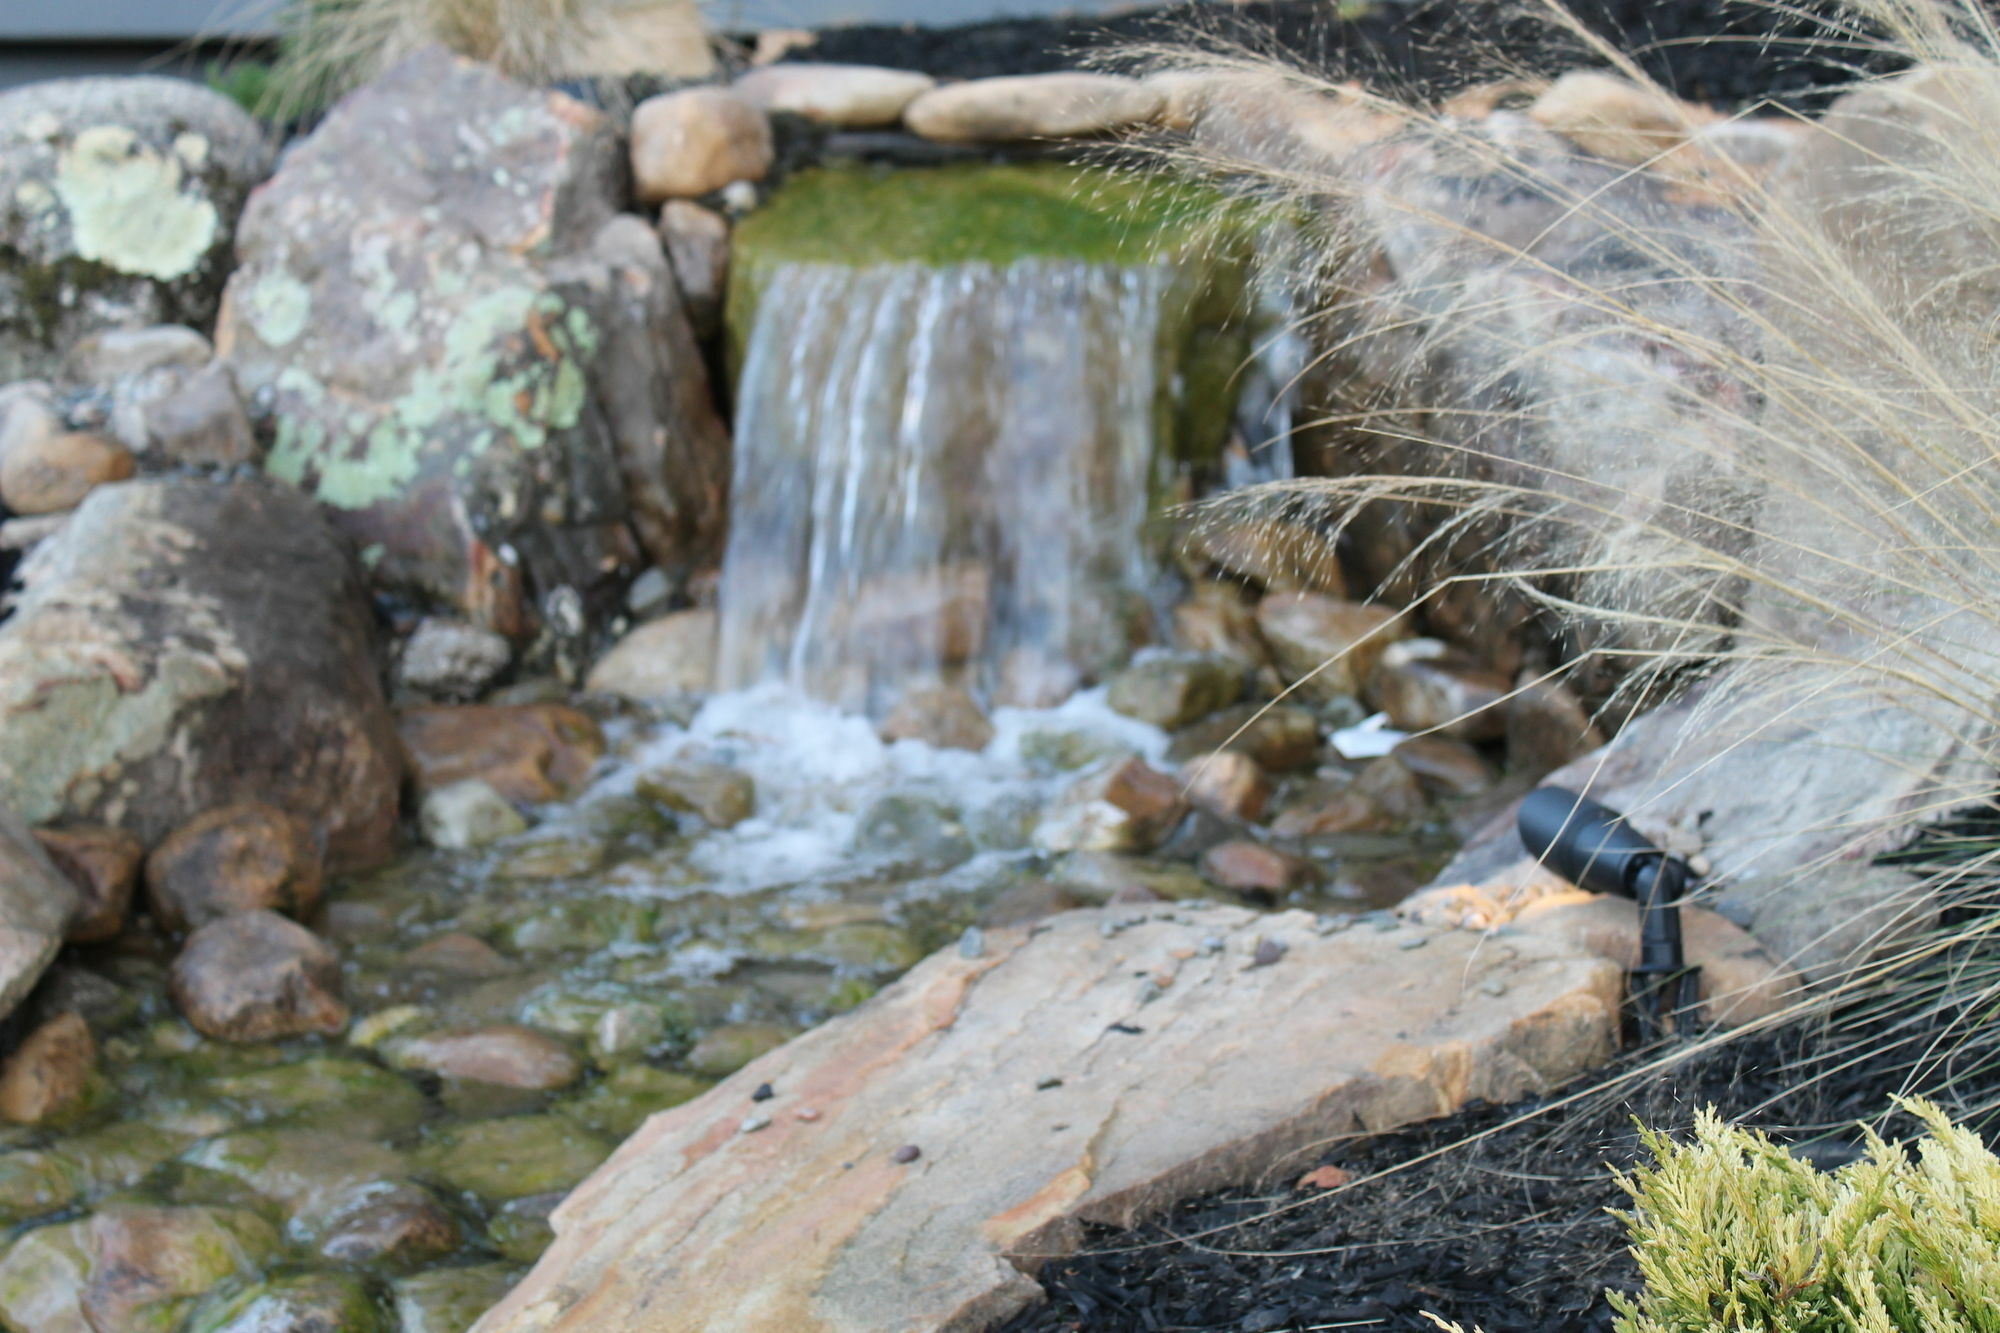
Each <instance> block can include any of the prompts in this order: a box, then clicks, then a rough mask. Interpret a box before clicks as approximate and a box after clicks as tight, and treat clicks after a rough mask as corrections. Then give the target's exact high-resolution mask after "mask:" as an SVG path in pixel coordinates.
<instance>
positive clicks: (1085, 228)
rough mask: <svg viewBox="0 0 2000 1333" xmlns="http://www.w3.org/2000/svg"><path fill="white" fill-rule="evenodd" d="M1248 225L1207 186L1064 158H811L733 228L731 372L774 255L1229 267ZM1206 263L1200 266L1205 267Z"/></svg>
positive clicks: (837, 260)
mask: <svg viewBox="0 0 2000 1333" xmlns="http://www.w3.org/2000/svg"><path fill="white" fill-rule="evenodd" d="M1248 234H1249V229H1248V226H1247V225H1246V217H1245V214H1244V212H1243V210H1241V209H1240V208H1238V207H1237V206H1234V205H1231V204H1229V203H1227V202H1226V201H1225V200H1224V198H1223V197H1222V196H1221V195H1219V194H1217V193H1215V192H1214V191H1211V190H1208V189H1205V188H1202V187H1200V186H1194V185H1189V184H1187V183H1185V182H1181V181H1175V180H1170V179H1167V178H1165V177H1159V176H1144V175H1140V174H1137V173H1133V172H1125V171H1110V170H1105V169H1102V168H1093V167H1078V166H1074V165H1069V164H1064V163H1054V162H1047V163H1020V164H1011V165H978V166H948V167H928V168H922V169H915V170H912V169H902V170H889V169H884V168H870V167H815V168H812V169H810V170H807V171H802V172H800V173H798V174H797V175H795V176H793V177H792V178H791V179H790V180H788V181H786V182H785V184H784V186H783V187H782V188H780V189H779V190H778V191H777V192H776V193H775V194H773V195H772V196H771V199H770V202H769V203H768V204H767V205H766V206H765V207H763V208H761V209H759V210H758V211H757V212H756V213H754V214H752V215H751V216H750V217H749V218H747V219H745V220H744V222H743V224H742V225H741V226H740V227H739V228H738V229H737V232H736V237H735V241H734V244H733V247H732V260H731V262H732V265H733V267H732V271H731V273H730V282H729V308H728V359H729V367H730V376H731V378H732V379H734V377H735V372H736V369H737V368H738V367H739V366H740V365H741V364H742V352H743V348H744V346H745V343H746V340H747V339H748V337H749V334H750V327H751V321H752V319H753V318H754V316H755V314H756V310H757V301H758V297H759V296H760V295H761V293H762V290H763V286H764V283H765V280H766V278H767V277H768V275H769V274H770V273H771V272H772V271H773V270H774V269H776V268H777V267H778V266H780V265H784V264H847V265H852V266H855V267H865V266H870V265H876V264H923V265H927V266H930V267H936V268H943V267H947V266H949V265H953V264H993V265H1005V264H1009V263H1012V262H1014V261H1015V260H1019V259H1028V258H1036V257H1060V258H1065V259H1076V260H1082V261H1084V262H1098V263H1123V264H1139V263H1145V262H1147V261H1149V260H1153V259H1158V258H1161V257H1168V256H1188V257H1191V258H1196V259H1199V260H1207V261H1209V262H1214V261H1217V260H1221V261H1225V266H1228V267H1235V263H1229V262H1228V261H1236V262H1237V263H1240V260H1241V258H1242V256H1243V255H1244V254H1245V253H1247V248H1248V246H1247V238H1248ZM1203 266H1206V265H1203Z"/></svg>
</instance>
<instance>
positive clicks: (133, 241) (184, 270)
mask: <svg viewBox="0 0 2000 1333" xmlns="http://www.w3.org/2000/svg"><path fill="white" fill-rule="evenodd" d="M182 179H183V167H182V164H181V161H180V159H179V158H177V157H173V156H168V155H163V154H161V153H158V152H156V151H154V150H153V149H152V148H150V147H148V146H147V145H145V144H144V143H142V142H140V140H139V137H138V136H137V135H136V134H134V133H133V132H132V131H131V130H129V129H127V128H125V127H124V126H122V125H96V126H93V127H91V128H90V129H87V130H84V131H83V132H82V133H80V134H78V135H77V136H76V138H75V139H74V140H72V141H71V142H70V144H69V146H68V147H67V148H65V149H64V150H63V152H62V154H61V156H60V157H58V158H57V159H56V174H55V192H56V197H57V198H59V199H60V200H61V201H62V204H63V207H64V208H65V209H66V210H67V211H68V213H69V221H70V232H71V236H72V239H73V243H74V245H75V247H76V252H77V254H78V255H80V256H81V257H83V258H84V259H90V260H95V261H97V262H98V263H101V264H104V265H107V266H109V267H111V268H114V269H117V270H118V271H119V272H121V273H132V274H136V275H138V276H141V277H148V278H159V279H161V280H164V281H171V280H172V279H174V278H179V277H184V276H186V275H187V274H188V273H189V272H191V271H192V270H193V269H194V267H195V266H196V265H197V264H199V263H200V262H201V260H202V257H203V256H204V255H206V254H207V253H208V252H209V249H210V248H211V247H212V246H213V245H214V244H215V238H216V234H217V231H218V229H219V228H220V225H221V222H220V219H219V218H218V217H217V215H216V211H215V205H214V204H212V203H210V202H209V201H208V200H206V199H203V198H201V197H200V196H198V195H190V194H183V193H182V192H181V183H182Z"/></svg>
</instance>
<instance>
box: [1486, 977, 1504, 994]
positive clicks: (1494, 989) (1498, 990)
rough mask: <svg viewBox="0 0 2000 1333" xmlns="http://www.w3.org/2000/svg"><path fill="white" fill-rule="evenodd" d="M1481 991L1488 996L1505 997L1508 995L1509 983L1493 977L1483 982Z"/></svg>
mask: <svg viewBox="0 0 2000 1333" xmlns="http://www.w3.org/2000/svg"><path fill="white" fill-rule="evenodd" d="M1479 989H1480V990H1481V991H1483V992H1485V993H1486V994H1488V995H1505V994H1506V993H1507V983H1506V982H1504V981H1502V980H1500V978H1498V977H1492V978H1489V979H1488V980H1486V981H1483V982H1481V983H1480V986H1479Z"/></svg>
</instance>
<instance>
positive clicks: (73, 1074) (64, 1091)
mask: <svg viewBox="0 0 2000 1333" xmlns="http://www.w3.org/2000/svg"><path fill="white" fill-rule="evenodd" d="M96 1072H97V1041H96V1039H95V1038H93V1037H92V1036H91V1035H90V1024H88V1023H86V1022H84V1021H83V1019H82V1017H80V1016H79V1015H77V1014H58V1015H56V1016H55V1017H54V1018H51V1019H50V1020H49V1021H48V1022H46V1023H44V1024H42V1025H41V1026H40V1027H38V1028H36V1029H35V1030H34V1031H33V1032H30V1033H29V1034H28V1035H27V1037H26V1038H25V1039H24V1040H23V1041H22V1042H21V1044H20V1045H19V1046H17V1047H15V1048H14V1051H13V1053H12V1054H10V1055H9V1056H7V1058H6V1060H5V1061H0V1120H9V1121H12V1122H13V1123H14V1124H17V1125H48V1124H56V1123H59V1122H61V1121H63V1120H65V1119H67V1118H70V1117H72V1116H74V1115H76V1114H77V1113H78V1112H80V1111H82V1110H83V1109H84V1107H85V1105H86V1104H87V1101H88V1098H89V1094H90V1091H91V1087H92V1084H93V1080H94V1076H95V1074H96Z"/></svg>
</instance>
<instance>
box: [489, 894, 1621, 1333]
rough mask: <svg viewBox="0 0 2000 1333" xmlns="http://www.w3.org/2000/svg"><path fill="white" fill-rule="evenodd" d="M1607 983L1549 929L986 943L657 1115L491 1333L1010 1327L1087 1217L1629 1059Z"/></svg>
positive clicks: (1228, 918)
mask: <svg viewBox="0 0 2000 1333" xmlns="http://www.w3.org/2000/svg"><path fill="white" fill-rule="evenodd" d="M1121 923H1123V928H1122V929H1121V928H1120V925H1121ZM1418 942H1421V943H1422V945H1423V947H1422V948H1421V949H1414V948H1412V947H1411V946H1412V945H1414V944H1416V943H1418ZM1399 946H1401V947H1399ZM1274 954H1275V955H1277V961H1275V962H1269V963H1268V964H1267V965H1263V966H1257V965H1255V964H1256V963H1257V962H1258V960H1259V958H1260V957H1262V958H1264V959H1267V960H1268V959H1269V958H1270V957H1271V956H1272V955H1274ZM1135 972H1140V973H1143V974H1145V975H1146V977H1147V978H1148V979H1147V980H1145V981H1142V980H1140V979H1139V978H1135V976H1134V975H1133V974H1134V973H1135ZM1495 978H1502V979H1504V980H1505V982H1506V989H1505V993H1504V996H1502V997H1494V996H1491V995H1489V994H1487V993H1485V992H1483V991H1482V990H1481V987H1482V985H1483V984H1485V983H1487V982H1490V981H1492V980H1494V979H1495ZM1618 991H1619V977H1618V972H1617V969H1616V967H1615V966H1613V965H1612V964H1610V963H1608V962H1606V961H1604V960H1602V959H1598V958H1594V957H1590V956H1588V955H1585V954H1583V953H1581V952H1580V951H1577V950H1574V949H1572V948H1570V947H1569V946H1566V945H1563V944H1560V943H1557V942H1554V941H1550V940H1545V939H1539V938H1535V937H1529V936H1523V937H1522V938H1520V939H1518V940H1511V941H1506V942H1504V944H1502V943H1501V942H1496V941H1484V942H1482V941H1480V940H1479V938H1478V937H1477V936H1474V935H1472V934H1470V933H1467V932H1445V933H1439V934H1427V933H1423V932H1420V931H1419V930H1417V929H1416V928H1413V927H1399V928H1398V929H1397V930H1395V931H1393V932H1389V933H1378V932H1375V931H1372V930H1371V931H1365V932H1340V933H1335V934H1332V935H1326V936H1322V935H1321V934H1319V933H1318V931H1317V930H1316V929H1315V928H1314V919H1313V918H1312V917H1311V916H1310V915H1309V914H1306V913H1303V912H1291V913H1284V914H1281V915H1274V916H1258V915H1256V914H1254V913H1251V912H1248V911H1245V910H1241V909H1237V908H1205V909H1199V910H1196V909H1181V908H1154V909H1151V910H1150V911H1149V912H1145V913H1135V911H1134V909H1130V908H1125V909H1119V908H1111V909H1107V910H1102V911H1089V912H1073V913H1069V914H1067V915H1064V916H1061V917H1056V918H1053V919H1051V920H1050V921H1048V922H1045V923H1044V926H1043V928H1042V929H1040V930H1038V931H1035V932H1033V933H1031V932H1030V931H1028V930H1026V929H1021V928H1012V929H1008V930H1004V931H1003V930H996V931H992V932H989V933H988V934H987V936H986V939H985V946H984V948H983V950H982V951H981V953H980V955H979V956H978V957H976V958H967V957H964V956H963V955H962V954H961V953H960V951H958V950H956V949H953V950H948V951H945V952H943V953H939V954H937V955H935V956H933V957H932V958H930V959H929V960H928V961H926V962H924V963H922V964H920V965H919V966H918V967H917V968H916V969H915V970H914V971H913V972H911V973H910V974H909V975H908V976H906V977H905V978H904V979H903V980H902V981H901V982H899V983H897V984H896V985H895V986H893V987H891V988H890V989H889V990H887V991H885V992H883V993H882V995H880V996H879V997H877V999H876V1000H874V1001H872V1002H871V1003H869V1004H868V1005H866V1006H864V1007H863V1008H862V1009H860V1010H857V1011H856V1012H855V1013H853V1014H850V1015H848V1016H846V1017H844V1018H840V1019H836V1020H834V1021H833V1022H831V1023H828V1024H826V1025H825V1026H823V1027H821V1028H819V1029H817V1030H815V1031H813V1032H810V1033H808V1034H806V1035H805V1036H803V1037H800V1038H799V1039H798V1040H796V1041H793V1042H791V1043H789V1044H788V1045H786V1046H784V1047H782V1048H781V1049H779V1050H777V1051H774V1052H772V1053H771V1054H768V1055H766V1056H764V1057H762V1058H761V1059H759V1060H757V1061H755V1062H754V1063H752V1064H750V1065H749V1066H747V1067H746V1068H744V1069H743V1070H741V1071H740V1072H739V1073H737V1074H736V1075H735V1076H733V1077H732V1078H730V1079H729V1080H728V1081H726V1082H724V1083H723V1084H721V1085H720V1086H718V1087H717V1088H715V1089H714V1090H713V1091H712V1092H710V1093H709V1094H707V1095H706V1096H703V1097H701V1098H699V1099H697V1100H695V1101H693V1102H689V1103H686V1104H684V1105H682V1106H680V1107H677V1108H675V1109H673V1110H671V1111H667V1112H664V1113H662V1114H659V1115H656V1116H654V1117H653V1118H652V1119H651V1120H649V1121H648V1122H647V1123H646V1125H645V1127H644V1128H642V1129H641V1130H640V1131H639V1133H638V1134H637V1135H635V1136H634V1137H633V1138H631V1139H630V1140H628V1141H627V1142H626V1143H625V1145H624V1147H622V1148H621V1149H620V1150H619V1151H618V1152H617V1153H616V1154H615V1155H614V1156H613V1157H612V1158H611V1160H610V1161H608V1162H607V1163H606V1164H605V1165H604V1166H603V1167H601V1168H600V1169H599V1170H598V1171H597V1173H596V1174H595V1175H594V1176H592V1177H591V1178H590V1179H589V1180H587V1181H585V1182H584V1183H583V1184H582V1185H581V1186H579V1187H578V1188H577V1190H576V1191H575V1192H574V1193H573V1194H571V1195H570V1197H569V1199H568V1200H567V1201H566V1202H565V1203H564V1204H563V1206H562V1207H561V1208H559V1209H558V1210H557V1211H556V1213H555V1215H554V1218H553V1222H554V1227H555V1232H556V1240H555V1243H554V1245H553V1246H552V1247H551V1248H550V1249H549V1251H548V1252H547V1253H546V1254H545V1255H544V1256H543V1258H542V1260H541V1262H540V1264H539V1265H537V1267H536V1268H535V1269H534V1270H533V1271H532V1272H531V1273H530V1274H529V1275H528V1276H527V1277H526V1278H525V1279H524V1280H523V1281H522V1282H521V1283H520V1284H519V1285H518V1286H517V1287H516V1288H515V1289H514V1290H513V1292H512V1293H511V1294H510V1295H509V1296H508V1297H507V1299H506V1300H504V1301H503V1302H502V1303H501V1304H500V1305H499V1306H497V1307H495V1308H494V1309H493V1310H491V1311H490V1312H488V1314H487V1315H486V1317H485V1318H484V1319H482V1320H481V1321H480V1323H479V1324H478V1325H477V1333H581V1331H582V1330H586V1329H587V1330H590V1333H628V1331H630V1333H637V1330H641V1329H643V1330H646V1333H696V1331H697V1330H713V1329H730V1330H732V1331H733V1333H760V1331H768V1333H779V1331H780V1330H782V1331H783V1333H888V1331H889V1330H916V1329H927V1330H928V1329H947V1328H949V1329H964V1330H972V1329H981V1328H992V1327H995V1326H997V1325H999V1324H1000V1323H1002V1322H1004V1321H1005V1320H1006V1319H1007V1318H1008V1317H1009V1316H1011V1315H1012V1314H1013V1313H1014V1312H1016V1311H1018V1310H1020V1309H1022V1308H1023V1307H1025V1306H1027V1305H1029V1304H1031V1303H1032V1302H1034V1301H1036V1300H1038V1299H1040V1297H1041V1290H1040V1288H1039V1286H1038V1285H1037V1284H1036V1283H1035V1281H1034V1280H1033V1278H1032V1277H1031V1276H1030V1274H1031V1273H1032V1272H1033V1271H1034V1269H1035V1268H1036V1267H1037V1266H1038V1265H1039V1264H1040V1263H1042V1262H1045V1261H1046V1260H1048V1259H1051V1258H1055V1257H1059V1256H1061V1255H1063V1254H1065V1253H1067V1252H1069V1251H1070V1250H1072V1249H1073V1248H1074V1247H1075V1246H1076V1244H1077V1243H1078V1242H1079V1240H1080V1239H1081V1235H1082V1227H1083V1224H1084V1223H1085V1222H1103V1223H1108V1224H1111V1225H1118V1226H1123V1225H1129V1224H1132V1223H1134V1222H1136V1221H1138V1220H1140V1219H1142V1218H1146V1217H1149V1216H1153V1215H1156V1214H1158V1213H1159V1212H1161V1211H1163V1210H1164V1209H1166V1208H1167V1207H1168V1206H1170V1205H1171V1204H1172V1203H1173V1202H1175V1201H1176V1200H1179V1199H1182V1198H1185V1197H1188V1196H1190V1195H1193V1194H1196V1193H1199V1192H1201V1191H1203V1190H1210V1189H1215V1188H1218V1187H1222V1186H1226V1185H1233V1184H1239V1183H1243V1182H1248V1181H1254V1180H1259V1179H1263V1178H1265V1177H1266V1176H1268V1175H1270V1174H1271V1173H1273V1172H1276V1173H1279V1174H1282V1175H1284V1176H1285V1177H1286V1178H1287V1179H1289V1178H1290V1176H1292V1175H1296V1173H1297V1170H1298V1169H1299V1165H1298V1164H1299V1163H1300V1162H1301V1161H1302V1160H1303V1158H1302V1157H1301V1156H1300V1154H1302V1153H1306V1152H1308V1151H1310V1150H1311V1148H1312V1146H1313V1145H1316V1144H1319V1143H1322V1142H1324V1141H1325V1140H1326V1139H1327V1138H1328V1137H1330V1136H1333V1135H1340V1134H1348V1133H1354V1132H1366V1131H1372V1130H1382V1129H1387V1128H1390V1127H1392V1126H1395V1125H1400V1124H1404V1123H1407V1122H1409V1121H1411V1120H1415V1119H1421V1118H1424V1117H1428V1116H1435V1115H1440V1114H1444V1113H1446V1112H1448V1111H1450V1110H1452V1109H1453V1108H1455V1107H1457V1106H1460V1105H1462V1104H1463V1103H1464V1102H1465V1101H1466V1100H1467V1099H1469V1098H1473V1097H1484V1098H1487V1099H1489V1100H1493V1101H1499V1102H1504V1101H1510V1100H1513V1099H1514V1098H1517V1097H1519V1096H1522V1095H1523V1094H1527V1093H1533V1092H1540V1091H1543V1090H1546V1089H1551V1088H1554V1087H1556V1086H1559V1085H1560V1084H1561V1083H1563V1082H1564V1081H1565V1080H1567V1079H1569V1078H1570V1077H1572V1076H1574V1075H1575V1074H1577V1073H1578V1072H1580V1071H1581V1070H1583V1069H1585V1068H1588V1067H1589V1066H1590V1065H1591V1064H1592V1063H1593V1062H1595V1061H1597V1060H1600V1059H1602V1058H1603V1057H1604V1056H1606V1055H1607V1054H1609V1052H1610V1051H1611V1049H1612V1047H1613V1044H1614V1042H1615V1037H1614V1026H1615V1021H1616V1005H1617V1001H1618ZM1143 995H1150V996H1151V997H1152V998H1151V1000H1150V1002H1149V1003H1144V1002H1143V1001H1142V996H1143ZM1277 1014H1282V1015H1284V1016H1285V1021H1284V1022H1283V1023H1282V1024H1279V1023H1274V1022H1273V1021H1272V1016H1273V1015H1277ZM764 1083H768V1084H770V1085H771V1087H772V1089H773V1090H774V1091H775V1092H776V1096H775V1097H773V1098H771V1099H769V1100H767V1101H764V1102H761V1103H753V1102H752V1101H751V1100H750V1093H751V1091H752V1090H753V1089H754V1088H756V1087H757V1086H758V1085H759V1084H764ZM806 1109H810V1110H811V1111H812V1112H814V1114H813V1115H812V1116H811V1117H807V1116H804V1115H802V1114H799V1112H801V1111H802V1110H806ZM753 1114H754V1115H755V1119H752V1118H751V1117H752V1116H753ZM753 1127H754V1128H753ZM911 1147H914V1148H916V1149H917V1150H918V1152H917V1154H915V1155H914V1156H913V1155H911V1154H909V1153H908V1152H899V1151H898V1150H899V1149H905V1148H911Z"/></svg>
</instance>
